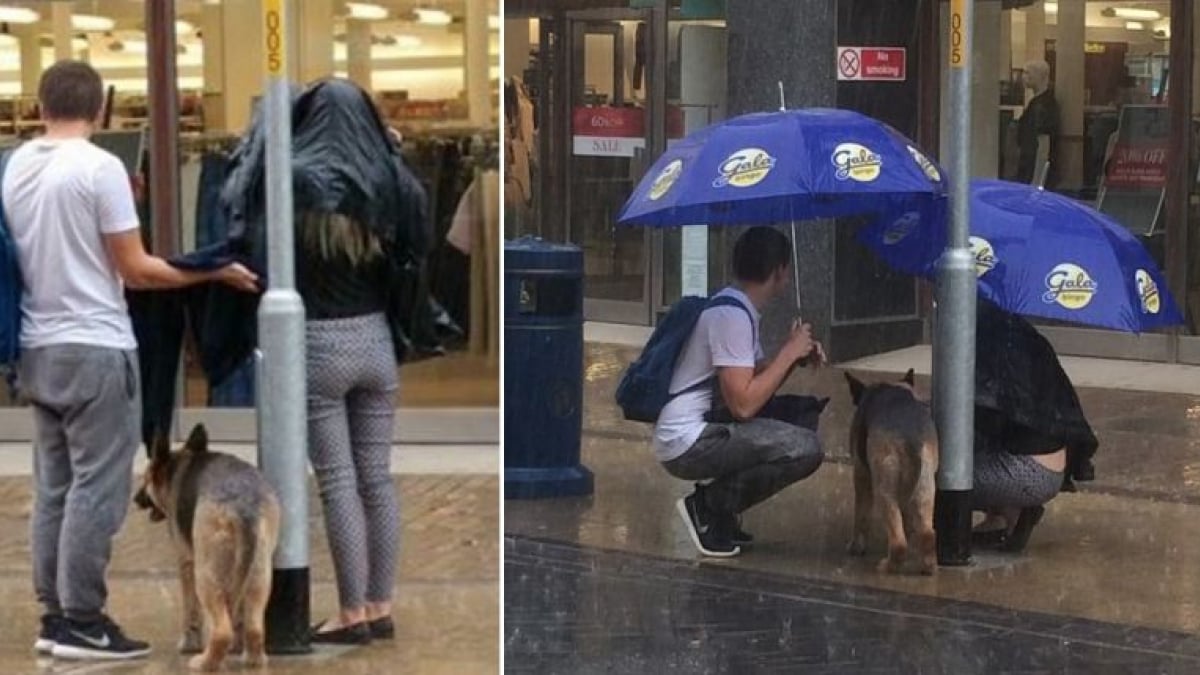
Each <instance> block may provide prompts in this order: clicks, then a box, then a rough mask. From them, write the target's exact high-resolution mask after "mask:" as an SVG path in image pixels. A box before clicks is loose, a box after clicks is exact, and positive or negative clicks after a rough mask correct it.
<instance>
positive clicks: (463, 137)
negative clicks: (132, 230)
mask: <svg viewBox="0 0 1200 675" xmlns="http://www.w3.org/2000/svg"><path fill="white" fill-rule="evenodd" d="M173 4H174V6H175V18H176V21H175V40H176V45H177V46H176V63H175V70H176V75H177V81H176V87H177V90H178V110H179V118H178V130H179V153H178V154H179V157H180V167H179V171H180V174H179V193H178V201H179V204H180V216H179V233H178V242H179V248H180V249H181V252H186V251H188V250H192V249H193V248H196V247H198V246H203V245H205V244H206V243H211V242H213V241H215V240H217V239H219V238H220V237H222V236H224V234H225V223H224V218H223V216H222V215H221V213H220V211H221V210H220V209H219V207H217V203H216V200H215V199H214V195H215V194H216V193H217V191H219V188H220V185H221V184H222V182H223V179H224V171H225V168H226V164H227V160H228V157H229V154H230V152H232V150H233V149H234V148H235V147H236V146H237V144H238V142H239V140H240V135H241V133H242V132H243V131H244V130H245V129H246V128H247V126H248V125H249V123H250V119H251V112H252V109H253V105H254V102H255V101H256V99H258V98H259V97H261V94H262V91H263V82H264V77H265V70H264V68H263V67H260V66H258V64H263V63H265V59H264V49H265V48H264V39H263V33H264V31H263V27H262V26H263V14H262V1H261V0H224V2H221V1H220V0H203V1H201V0H176V1H175V2H174V3H173ZM289 6H290V7H291V8H293V12H294V14H293V16H291V17H290V21H289V33H288V39H287V43H286V44H287V47H286V49H287V56H288V69H289V78H290V79H292V80H293V81H295V82H297V83H300V84H304V83H307V82H312V81H315V80H317V79H320V78H323V77H328V76H329V75H331V74H332V75H335V76H339V77H348V78H350V79H352V80H354V81H355V82H356V83H357V84H359V85H360V86H362V87H363V88H365V89H367V90H368V91H369V92H370V93H371V94H372V96H373V98H374V100H375V102H376V104H377V106H378V108H379V111H380V114H381V116H382V118H383V119H384V121H385V122H386V123H387V124H388V125H389V126H390V127H392V128H393V129H395V130H396V131H398V132H399V133H400V134H401V136H402V138H403V154H404V157H405V159H406V161H407V163H408V164H409V166H410V168H412V170H413V171H414V173H416V174H417V176H418V178H419V179H421V181H422V182H423V183H424V184H425V187H426V189H427V192H428V193H429V197H430V213H431V217H432V219H433V230H434V234H435V237H436V241H437V247H436V249H435V251H434V253H433V255H432V256H431V258H430V260H429V261H428V262H429V283H430V290H431V294H432V295H433V297H434V298H435V300H436V301H437V302H438V303H439V305H440V306H441V307H442V308H443V309H444V310H445V314H444V317H443V318H444V321H445V323H444V325H445V326H446V327H447V328H446V331H445V333H444V336H445V340H444V342H445V345H446V352H445V354H444V355H443V356H440V357H438V358H431V359H426V360H422V361H419V362H415V363H411V364H405V365H404V366H403V367H402V368H401V375H400V377H401V380H400V381H401V387H400V392H401V393H400V397H399V405H400V406H401V407H415V408H476V407H494V406H497V405H498V404H499V351H498V350H499V338H498V326H499V318H498V313H499V293H498V281H496V280H497V279H498V262H497V261H498V248H499V228H500V225H499V207H498V202H499V188H498V181H499V178H498V170H499V166H498V162H499V145H498V142H499V141H498V125H499V100H500V92H499V70H500V57H499V45H500V37H499V27H500V20H499V17H498V15H497V12H498V3H497V0H438V1H437V2H416V1H413V0H378V1H377V2H370V3H368V2H342V1H341V0H298V1H294V2H291V3H289ZM146 26H147V15H146V2H144V1H141V0H76V1H74V2H70V1H61V2H60V1H54V2H9V1H5V0H0V145H4V146H11V145H13V144H15V143H17V142H19V141H20V140H21V139H24V138H29V137H31V136H33V135H36V134H37V133H38V131H39V129H40V124H39V122H38V110H37V100H36V91H37V83H38V78H39V76H40V74H41V72H42V70H43V69H44V68H45V67H47V66H48V65H50V64H52V63H54V62H55V61H56V60H60V59H64V58H74V59H83V60H86V61H88V62H90V63H91V64H92V65H93V66H95V67H96V69H97V70H98V71H99V72H100V74H101V76H102V77H103V78H104V81H105V84H106V85H107V86H108V87H109V92H110V103H109V108H110V111H109V114H108V115H106V122H105V130H104V131H103V132H102V133H100V134H98V136H97V142H98V143H100V144H102V145H105V146H106V147H108V148H109V149H110V150H112V151H114V152H116V153H117V154H118V155H119V156H122V158H123V159H125V160H126V162H127V166H129V167H130V170H131V173H134V174H141V176H142V178H145V172H146V170H147V165H148V163H149V162H148V147H147V145H148V142H149V141H148V139H149V138H150V135H149V134H148V133H147V132H146V127H147V125H148V122H149V114H148V113H149V111H148V100H149V97H148V92H149V91H150V80H149V78H150V69H149V68H148V65H149V64H148V57H147V52H148V51H149V49H148V45H147V35H146ZM488 195H493V196H494V198H493V199H492V201H493V202H495V204H492V205H489V204H487V203H486V201H487V199H486V197H487V196H488ZM141 206H142V207H143V226H144V227H145V228H146V230H147V232H148V233H154V232H156V231H158V228H157V224H156V223H154V222H151V214H150V210H149V209H148V208H146V207H147V205H146V204H141ZM456 216H457V222H458V227H461V228H465V231H467V232H468V233H469V234H468V236H466V237H462V236H459V237H457V238H456V239H455V241H456V243H457V244H458V245H457V246H456V245H454V244H451V243H450V242H449V241H448V239H447V238H448V234H449V232H450V229H451V225H452V223H455V222H456ZM464 242H465V243H464ZM489 274H490V276H489ZM185 364H186V365H185V370H186V373H187V375H186V380H185V382H184V383H183V385H182V388H183V405H184V407H187V408H210V407H218V408H219V407H230V408H242V407H249V406H252V405H253V400H254V391H253V383H254V377H253V368H252V366H251V365H250V364H247V365H246V367H245V368H243V370H242V371H239V373H238V374H237V375H235V376H234V377H233V378H231V380H230V381H228V382H226V383H224V384H223V385H222V386H220V387H211V386H209V383H208V382H207V381H206V380H205V378H204V377H203V374H202V372H201V371H200V369H199V368H198V366H197V365H196V360H195V359H194V358H193V355H192V354H191V353H190V352H189V353H187V354H185ZM4 393H7V392H4Z"/></svg>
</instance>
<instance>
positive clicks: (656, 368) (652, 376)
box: [617, 295, 754, 423]
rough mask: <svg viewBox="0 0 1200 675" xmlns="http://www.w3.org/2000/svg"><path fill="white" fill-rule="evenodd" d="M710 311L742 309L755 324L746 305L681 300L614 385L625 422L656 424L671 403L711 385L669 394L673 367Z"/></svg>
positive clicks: (717, 299)
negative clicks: (720, 308) (705, 312)
mask: <svg viewBox="0 0 1200 675" xmlns="http://www.w3.org/2000/svg"><path fill="white" fill-rule="evenodd" d="M709 307H741V308H742V311H744V312H746V316H747V317H750V321H751V323H752V324H753V322H754V319H753V317H751V315H750V310H749V309H748V308H747V307H746V305H744V304H743V303H742V302H741V301H739V300H738V299H737V298H734V297H730V296H728V295H719V296H717V297H714V298H702V297H699V296H695V295H690V296H687V297H684V298H681V299H680V300H679V302H676V303H675V305H674V306H672V307H671V311H669V312H667V315H666V316H664V317H663V319H662V321H661V322H659V324H658V326H657V327H656V328H655V329H654V332H653V333H652V334H651V335H650V341H649V342H647V343H646V347H645V349H643V350H642V353H641V355H640V356H638V358H637V360H636V361H634V362H633V363H632V364H631V365H630V366H629V368H627V369H626V370H625V374H624V375H622V376H621V383H620V384H618V385H617V405H619V406H621V412H622V414H623V415H624V416H625V419H627V420H631V421H634V422H650V423H654V422H657V421H658V415H659V413H661V412H662V409H663V408H664V407H666V405H667V403H670V401H671V399H673V398H675V397H676V396H679V395H680V394H683V393H686V392H689V391H694V390H696V389H699V388H700V387H704V386H707V385H708V384H709V383H710V382H711V381H712V380H711V378H710V379H708V380H705V381H703V382H700V383H698V384H696V385H693V386H691V387H688V388H687V389H684V390H683V391H677V392H674V393H671V391H670V388H671V376H672V375H674V373H675V363H676V362H677V361H678V360H679V355H680V354H681V353H683V347H684V345H685V344H687V340H688V338H689V337H691V335H692V330H694V329H695V327H696V321H698V320H699V319H700V314H701V312H703V311H704V310H706V309H708V308H709Z"/></svg>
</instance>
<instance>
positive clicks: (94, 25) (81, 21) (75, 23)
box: [71, 14, 116, 32]
mask: <svg viewBox="0 0 1200 675" xmlns="http://www.w3.org/2000/svg"><path fill="white" fill-rule="evenodd" d="M115 25H116V22H115V21H113V20H112V19H110V18H108V17H107V16H96V15H94V14H72V15H71V27H72V28H74V29H75V30H86V31H95V32H101V31H106V30H112V29H113V26H115Z"/></svg>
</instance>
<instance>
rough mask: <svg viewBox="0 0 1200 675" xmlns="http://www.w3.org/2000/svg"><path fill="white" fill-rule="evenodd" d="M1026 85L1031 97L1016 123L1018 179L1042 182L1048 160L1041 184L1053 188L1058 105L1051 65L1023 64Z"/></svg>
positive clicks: (1056, 164)
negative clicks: (1018, 150)
mask: <svg viewBox="0 0 1200 675" xmlns="http://www.w3.org/2000/svg"><path fill="white" fill-rule="evenodd" d="M1025 86H1026V88H1028V89H1029V90H1031V91H1032V92H1033V98H1031V99H1030V100H1029V103H1028V104H1027V105H1026V106H1025V112H1024V113H1023V114H1022V115H1021V119H1020V120H1019V121H1018V123H1017V143H1018V146H1019V148H1020V155H1019V159H1018V162H1017V178H1016V180H1017V182H1020V183H1036V184H1042V169H1043V168H1044V167H1045V166H1046V162H1049V163H1050V166H1049V170H1048V171H1047V172H1046V175H1045V179H1044V185H1045V187H1046V188H1048V189H1053V188H1054V187H1056V185H1057V183H1058V163H1059V162H1058V133H1059V109H1058V101H1056V100H1055V99H1054V90H1053V87H1052V86H1051V83H1050V65H1049V64H1047V63H1046V62H1045V61H1032V62H1030V63H1028V64H1027V65H1026V66H1025Z"/></svg>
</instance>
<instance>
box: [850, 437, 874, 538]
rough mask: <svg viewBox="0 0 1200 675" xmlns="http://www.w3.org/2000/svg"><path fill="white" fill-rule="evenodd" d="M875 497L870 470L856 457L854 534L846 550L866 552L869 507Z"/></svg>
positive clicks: (871, 506)
mask: <svg viewBox="0 0 1200 675" xmlns="http://www.w3.org/2000/svg"><path fill="white" fill-rule="evenodd" d="M874 505H875V497H874V495H873V494H872V489H871V471H870V470H869V469H868V468H867V467H866V465H865V464H863V463H862V462H861V461H859V460H858V459H855V460H854V535H853V537H852V538H851V539H850V546H849V547H848V548H847V552H848V553H849V554H850V555H864V554H865V553H866V552H867V535H869V534H870V532H871V509H872V508H874Z"/></svg>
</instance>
